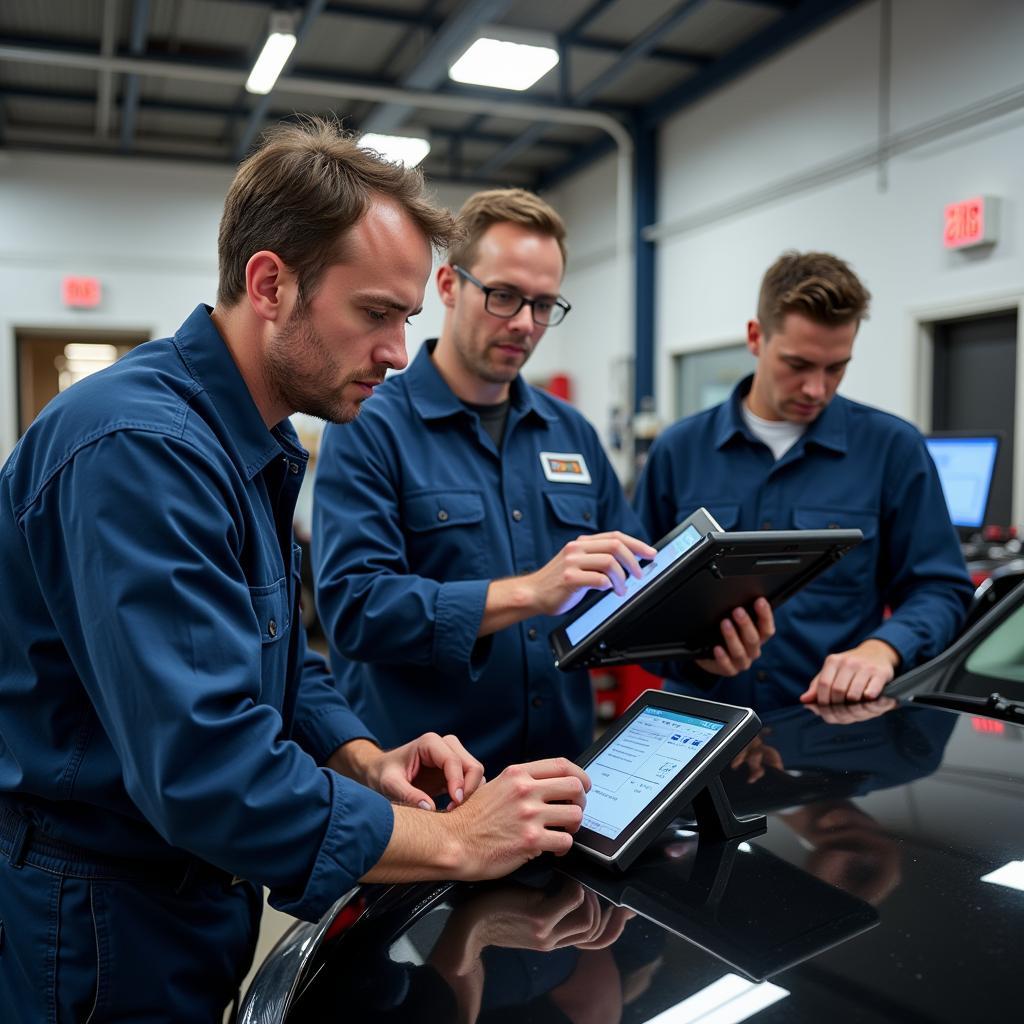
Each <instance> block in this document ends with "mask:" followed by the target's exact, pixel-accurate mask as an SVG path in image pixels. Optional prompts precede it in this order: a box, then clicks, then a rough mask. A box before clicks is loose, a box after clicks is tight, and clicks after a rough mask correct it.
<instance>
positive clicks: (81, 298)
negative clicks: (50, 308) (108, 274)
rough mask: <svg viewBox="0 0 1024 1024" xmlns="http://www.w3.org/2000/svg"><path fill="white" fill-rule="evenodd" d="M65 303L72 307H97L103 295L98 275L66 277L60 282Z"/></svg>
mask: <svg viewBox="0 0 1024 1024" xmlns="http://www.w3.org/2000/svg"><path fill="white" fill-rule="evenodd" d="M60 294H61V298H62V299H63V300H64V305H65V306H69V307H71V308H72V309H95V308H96V307H97V306H98V305H99V304H100V299H101V298H102V297H103V289H102V288H101V287H100V279H99V278H98V277H65V278H64V279H63V280H62V281H61V283H60Z"/></svg>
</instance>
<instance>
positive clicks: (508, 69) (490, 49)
mask: <svg viewBox="0 0 1024 1024" xmlns="http://www.w3.org/2000/svg"><path fill="white" fill-rule="evenodd" d="M557 63H558V51H557V50H554V49H552V48H551V47H549V46H536V45H534V44H532V43H516V42H511V41H509V40H505V39H492V38H490V37H483V38H480V39H477V41H476V42H475V43H473V45H472V46H471V47H470V48H469V49H468V50H466V52H465V53H464V54H463V55H462V56H461V57H460V58H459V59H458V60H457V61H456V62H455V63H454V64H453V65H452V66H451V69H450V70H449V72H448V74H449V76H450V77H451V78H453V79H454V80H455V81H456V82H465V83H466V84H467V85H488V86H491V88H494V89H516V90H518V91H520V92H521V91H522V90H523V89H529V88H530V86H531V85H533V83H534V82H536V81H538V80H539V79H541V78H543V77H544V75H546V74H547V73H548V72H549V71H550V70H551V69H552V68H553V67H554V66H555V65H556V64H557Z"/></svg>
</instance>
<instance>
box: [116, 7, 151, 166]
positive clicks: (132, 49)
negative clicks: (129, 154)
mask: <svg viewBox="0 0 1024 1024" xmlns="http://www.w3.org/2000/svg"><path fill="white" fill-rule="evenodd" d="M148 25H149V0H134V4H133V6H132V27H131V37H130V39H129V40H128V52H129V53H130V54H131V55H132V56H133V57H141V56H142V55H143V54H144V53H145V52H146V29H147V27H148ZM140 92H141V85H140V83H139V76H138V75H128V77H127V78H126V79H125V82H124V100H123V102H122V104H121V148H122V149H123V150H126V151H127V150H129V149H131V148H132V145H133V143H134V140H135V115H136V113H137V112H138V109H139V93H140Z"/></svg>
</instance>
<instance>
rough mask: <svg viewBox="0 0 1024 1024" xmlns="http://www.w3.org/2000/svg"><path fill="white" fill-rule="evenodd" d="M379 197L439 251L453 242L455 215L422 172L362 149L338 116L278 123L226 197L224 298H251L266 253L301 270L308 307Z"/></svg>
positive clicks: (220, 249) (221, 248)
mask: <svg viewBox="0 0 1024 1024" xmlns="http://www.w3.org/2000/svg"><path fill="white" fill-rule="evenodd" d="M374 196H382V197H384V198H387V199H391V200H393V201H394V202H396V203H397V204H398V205H399V206H401V207H402V209H403V210H404V211H405V212H406V213H407V214H408V215H409V216H410V217H411V218H412V220H413V221H414V222H415V224H416V225H417V226H418V227H419V228H420V230H421V231H422V232H423V234H424V237H426V238H427V239H428V240H429V241H430V243H431V245H433V246H434V248H435V249H439V250H440V249H446V248H447V247H448V245H449V244H450V243H451V241H452V238H453V237H454V234H455V227H454V221H453V219H452V215H451V214H450V213H449V211H448V210H445V209H442V208H440V207H438V206H436V205H435V204H434V203H433V202H432V201H431V199H430V197H429V196H428V195H427V192H426V187H425V185H424V181H423V174H422V172H421V171H419V170H413V169H407V168H405V167H402V166H401V165H400V164H395V163H389V162H388V161H387V160H385V159H383V157H381V156H380V155H379V154H378V153H375V152H373V151H372V150H367V149H361V148H360V147H359V145H358V142H357V140H356V137H355V136H354V135H353V134H352V133H351V132H347V131H345V130H344V129H343V128H342V126H341V124H340V123H339V122H337V121H334V120H330V119H327V118H322V117H312V116H308V117H303V118H301V119H299V120H298V121H296V122H294V123H282V124H278V125H276V126H275V127H273V128H271V129H270V130H269V131H267V132H266V134H265V135H264V137H263V140H262V142H261V144H260V146H259V148H258V149H257V150H256V151H255V152H254V153H252V154H251V155H250V156H249V157H248V158H247V159H246V160H245V161H244V162H243V163H242V164H241V166H240V167H239V168H238V173H237V174H235V179H234V181H232V183H231V188H230V189H228V195H227V199H226V200H225V202H224V215H223V217H221V222H220V234H219V236H218V239H217V254H218V257H219V266H220V280H219V283H218V287H217V302H218V304H220V305H224V306H233V305H234V304H235V303H236V302H238V300H239V299H241V297H242V296H243V295H244V294H245V266H246V264H247V263H248V261H249V258H250V257H251V256H252V255H253V253H256V252H260V251H261V250H263V249H267V250H269V251H271V252H274V253H277V255H278V256H280V257H281V259H282V260H284V262H285V264H286V265H287V266H288V268H289V269H290V270H292V271H293V272H294V273H295V275H296V277H297V279H298V283H299V303H300V305H301V304H304V303H305V302H307V301H308V299H309V297H310V295H311V294H312V293H313V292H314V291H315V290H316V286H317V285H318V284H319V283H320V278H321V275H322V274H323V272H324V270H326V269H327V267H329V266H331V265H332V264H334V263H339V262H342V260H343V258H344V236H345V234H346V232H348V230H349V229H350V228H352V227H353V226H354V225H355V224H356V223H358V221H359V220H360V218H361V217H362V216H363V214H365V213H366V211H367V209H368V207H369V205H370V202H371V200H372V199H373V197H374Z"/></svg>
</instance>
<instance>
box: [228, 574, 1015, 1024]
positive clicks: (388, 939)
mask: <svg viewBox="0 0 1024 1024" xmlns="http://www.w3.org/2000/svg"><path fill="white" fill-rule="evenodd" d="M890 690H891V692H892V693H893V695H894V696H892V697H889V696H887V697H884V698H882V699H881V700H879V701H876V702H874V703H872V704H869V705H850V706H842V705H841V706H836V707H833V708H826V709H823V710H818V709H813V708H805V707H794V708H790V709H786V710H785V711H783V712H780V713H774V714H770V715H765V716H764V728H763V729H762V731H761V733H760V734H759V736H758V737H757V738H756V739H755V741H754V742H753V743H752V744H751V745H750V746H749V747H748V748H747V749H746V750H745V751H744V752H743V754H742V755H740V757H738V758H737V759H736V761H734V762H733V765H732V767H731V768H730V769H729V770H728V771H727V772H726V773H725V777H724V780H723V781H724V783H725V787H726V791H727V793H728V795H729V799H730V801H731V803H732V804H733V807H734V809H735V810H736V811H737V812H738V813H740V814H754V813H764V814H767V815H768V829H767V832H765V833H764V834H763V835H760V836H757V837H755V838H749V839H747V840H745V841H732V842H725V843H717V844H716V843H704V844H702V843H701V842H700V840H699V835H698V834H697V833H696V832H695V831H694V828H693V823H692V822H691V821H689V820H687V818H686V816H685V815H684V816H683V817H681V818H680V819H678V820H677V821H676V823H675V824H674V826H673V827H672V829H670V830H669V831H668V832H667V833H666V834H665V835H664V836H663V837H662V839H661V840H660V841H659V842H658V843H657V844H655V846H653V847H652V848H651V849H650V850H649V851H648V853H647V854H646V855H645V856H644V857H642V858H641V859H640V860H639V861H637V863H636V864H635V865H634V866H633V867H632V868H631V869H630V870H629V871H628V872H627V873H626V874H624V875H614V874H610V873H608V872H607V871H605V870H603V869H602V868H600V867H598V866H597V865H596V864H595V863H593V862H590V861H587V860H586V859H585V858H583V857H580V856H575V855H572V854H570V855H569V857H567V858H563V859H561V860H558V859H551V860H546V859H545V860H541V861H539V862H534V863H532V864H530V865H528V866H527V867H526V868H525V869H523V870H522V871H520V872H518V873H516V874H515V875H513V876H511V877H510V878H507V879H504V880H502V881H500V882H493V883H485V884H474V885H469V884H452V883H449V884H436V883H431V884H424V885H406V886H364V887H362V888H360V889H356V890H353V891H352V892H351V893H349V894H347V895H346V896H345V897H344V898H343V899H341V900H339V901H338V903H337V904H336V906H335V907H334V908H333V909H332V911H331V912H330V913H329V914H328V915H326V916H325V918H324V919H323V920H322V921H321V922H320V923H319V924H317V925H300V926H297V927H296V928H294V929H292V931H291V932H289V933H288V935H286V936H285V938H284V939H282V941H281V942H280V943H279V945H278V946H277V948H276V949H275V950H274V952H273V953H272V954H271V955H270V957H268V959H267V961H266V962H265V963H264V965H263V967H262V968H261V970H260V971H259V972H258V974H257V976H256V978H255V980H254V982H253V984H252V986H251V987H250V989H249V991H248V993H247V994H246V998H245V1000H244V1002H243V1006H242V1010H241V1012H240V1015H239V1020H242V1021H246V1022H255V1021H260V1022H270V1021H288V1022H290V1024H297V1022H307V1021H317V1022H325V1021H353V1022H377V1021H380V1022H384V1021H402V1022H407V1021H423V1022H431V1024H434V1022H445V1021H479V1022H481V1024H484V1022H506V1021H507V1022H512V1021H514V1022H515V1024H529V1022H538V1024H540V1022H555V1021H558V1022H566V1021H571V1022H575V1024H584V1022H586V1024H598V1022H616V1021H636V1022H658V1024H686V1022H698V1021H699V1022H700V1024H732V1022H737V1021H741V1020H748V1019H753V1018H756V1019H757V1020H758V1021H760V1022H764V1024H769V1022H776V1021H779V1022H782V1021H785V1022H803V1021H807V1022H814V1024H820V1022H836V1024H840V1022H847V1021H851V1022H852V1021H856V1022H875V1021H900V1022H921V1024H924V1022H937V1021H951V1022H952V1021H956V1022H957V1024H964V1022H976V1021H985V1022H987V1021H1002V1020H1019V1019H1021V1013H1022V1010H1021V1006H1022V999H1021V992H1022V990H1021V987H1020V977H1021V975H1020V974H1019V973H1018V972H1019V970H1020V966H1019V963H1020V961H1019V957H1020V951H1021V948H1022V940H1024V587H1018V588H1017V589H1016V590H1015V591H1013V592H1012V593H1011V594H1010V595H1009V596H1007V597H1006V598H1004V599H1003V600H1002V601H1000V602H999V604H998V605H997V606H996V607H995V608H993V609H992V610H991V611H989V612H988V613H987V614H986V615H985V616H984V617H983V618H982V619H981V620H980V621H978V622H977V623H976V624H975V625H974V626H972V627H971V628H970V629H969V630H968V632H967V633H966V634H965V635H964V636H963V637H962V638H961V640H960V641H958V643H957V644H955V645H954V646H953V647H951V648H950V649H949V650H948V651H947V652H946V653H945V654H943V655H942V656H941V657H940V658H937V659H936V660H935V661H933V662H931V663H930V664H928V665H925V666H922V667H921V668H919V669H916V670H915V671H913V672H910V673H908V674H907V675H906V676H904V677H902V678H901V679H900V680H899V681H898V683H897V684H895V685H894V686H892V687H890ZM994 692H998V694H999V696H998V697H996V698H993V697H992V696H991V695H992V694H993V693H994ZM897 698H898V699H897ZM1017 702H1022V703H1017ZM937 704H938V705H946V706H936V705H937ZM950 706H951V707H952V710H950V709H949V707H950Z"/></svg>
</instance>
